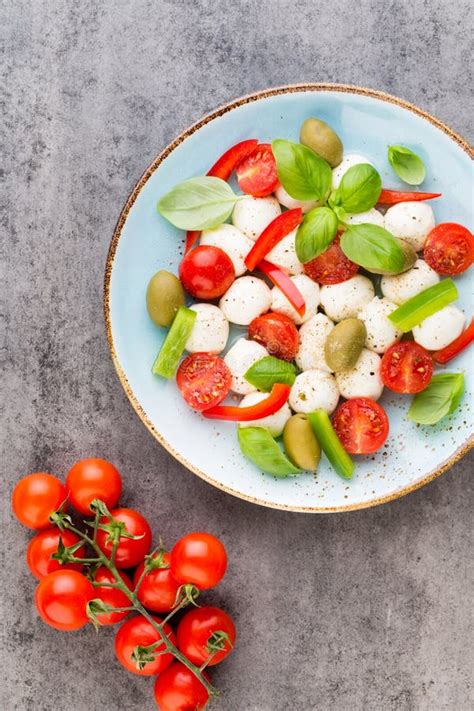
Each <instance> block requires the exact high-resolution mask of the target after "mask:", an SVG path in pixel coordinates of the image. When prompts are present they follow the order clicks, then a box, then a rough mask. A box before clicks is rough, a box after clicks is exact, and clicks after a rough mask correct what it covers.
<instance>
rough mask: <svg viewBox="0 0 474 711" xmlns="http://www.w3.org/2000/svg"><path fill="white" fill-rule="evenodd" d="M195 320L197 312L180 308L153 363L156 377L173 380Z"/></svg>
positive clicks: (153, 371)
mask: <svg viewBox="0 0 474 711" xmlns="http://www.w3.org/2000/svg"><path fill="white" fill-rule="evenodd" d="M195 320H196V312H195V311H193V310H192V309H188V308H186V307H185V306H180V307H179V309H178V312H177V314H176V316H175V317H174V321H173V323H172V324H171V328H170V330H169V331H168V334H167V336H166V338H165V340H164V343H163V345H162V346H161V349H160V352H159V353H158V355H157V356H156V358H155V362H154V363H153V366H152V369H151V370H152V373H153V374H154V375H161V376H162V377H163V378H172V377H173V376H174V374H175V372H176V369H177V367H178V364H179V360H180V358H181V356H182V355H183V351H184V347H185V345H186V341H187V340H188V338H189V336H190V335H191V331H192V330H193V326H194V322H195Z"/></svg>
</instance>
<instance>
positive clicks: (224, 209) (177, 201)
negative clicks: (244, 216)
mask: <svg viewBox="0 0 474 711" xmlns="http://www.w3.org/2000/svg"><path fill="white" fill-rule="evenodd" d="M240 197H242V196H239V195H235V194H234V192H233V190H232V188H231V187H230V185H229V184H228V183H226V181H225V180H221V179H220V178H212V177H209V176H204V177H201V178H191V179H190V180H185V181H183V182H182V183H178V185H175V186H174V188H172V189H171V190H170V191H169V193H166V195H164V196H163V197H162V198H161V199H160V200H159V202H158V205H157V209H158V212H159V213H160V215H163V217H165V218H166V219H167V220H168V221H169V222H171V224H172V225H174V226H175V227H179V228H180V229H182V230H207V229H210V228H211V227H217V226H218V225H220V224H221V223H222V222H225V220H227V218H228V217H229V215H230V214H231V212H232V209H233V207H234V205H235V203H236V202H237V200H239V199H240Z"/></svg>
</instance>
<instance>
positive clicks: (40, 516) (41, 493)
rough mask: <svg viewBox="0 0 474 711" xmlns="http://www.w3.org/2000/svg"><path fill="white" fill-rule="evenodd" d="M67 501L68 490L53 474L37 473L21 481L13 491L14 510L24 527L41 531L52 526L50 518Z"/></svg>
mask: <svg viewBox="0 0 474 711" xmlns="http://www.w3.org/2000/svg"><path fill="white" fill-rule="evenodd" d="M65 499H66V488H65V486H64V484H63V483H62V482H61V481H59V479H57V478H56V477H55V476H53V475H52V474H46V473H44V472H37V473H35V474H28V475H27V476H25V477H23V479H20V481H19V482H18V483H17V485H16V486H15V488H14V489H13V496H12V508H13V512H14V514H15V516H16V517H17V519H18V520H19V521H20V523H22V524H23V525H24V526H27V527H28V528H32V529H34V530H39V529H41V528H48V527H49V526H51V522H50V520H49V517H50V515H51V514H52V513H54V512H55V511H57V510H58V509H59V507H60V506H61V504H62V503H63V502H64V501H65Z"/></svg>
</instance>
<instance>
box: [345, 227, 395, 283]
mask: <svg viewBox="0 0 474 711" xmlns="http://www.w3.org/2000/svg"><path fill="white" fill-rule="evenodd" d="M341 249H342V251H343V252H344V254H345V255H346V257H349V259H351V260H352V261H353V262H355V263H356V264H359V265H360V266H361V267H364V269H369V270H370V269H377V270H382V271H384V272H387V273H389V274H399V273H400V272H402V271H403V269H404V267H405V255H404V252H403V249H402V248H401V246H400V242H399V241H398V240H397V239H396V238H395V237H394V236H393V235H392V234H390V232H387V230H384V228H383V227H379V226H378V225H372V224H368V223H363V224H361V225H347V226H346V230H345V232H344V234H343V235H342V237H341Z"/></svg>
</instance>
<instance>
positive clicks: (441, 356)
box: [433, 317, 474, 363]
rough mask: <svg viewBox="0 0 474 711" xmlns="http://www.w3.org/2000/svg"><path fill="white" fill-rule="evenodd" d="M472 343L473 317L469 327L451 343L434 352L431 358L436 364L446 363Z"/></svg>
mask: <svg viewBox="0 0 474 711" xmlns="http://www.w3.org/2000/svg"><path fill="white" fill-rule="evenodd" d="M473 341H474V317H473V319H472V321H471V323H470V325H469V326H468V327H467V328H466V330H465V331H463V332H462V333H461V335H460V336H458V337H457V338H455V339H454V341H452V343H450V344H449V345H447V346H445V347H444V348H441V350H439V351H436V353H433V358H434V359H435V361H436V362H437V363H447V362H448V360H451V359H452V358H454V357H455V356H457V355H458V354H459V353H461V351H463V350H464V349H465V348H467V347H468V345H469V344H471V343H472V342H473Z"/></svg>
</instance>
